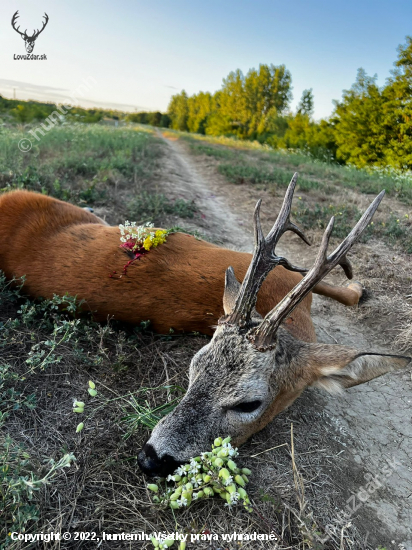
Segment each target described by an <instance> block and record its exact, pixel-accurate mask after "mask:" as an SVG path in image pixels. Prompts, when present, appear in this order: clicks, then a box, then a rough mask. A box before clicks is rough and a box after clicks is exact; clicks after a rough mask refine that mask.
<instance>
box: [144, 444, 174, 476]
mask: <svg viewBox="0 0 412 550" xmlns="http://www.w3.org/2000/svg"><path fill="white" fill-rule="evenodd" d="M137 463H138V464H139V467H140V469H141V470H142V472H143V473H144V474H146V475H148V476H150V477H154V476H160V477H165V476H167V475H169V474H172V473H173V472H174V471H175V470H176V468H177V467H178V466H179V465H180V462H178V461H177V460H175V459H174V458H173V457H172V456H170V455H168V454H166V455H164V456H162V457H161V458H159V456H158V454H157V453H156V451H155V449H154V448H153V446H152V445H150V443H146V445H145V446H144V447H143V449H142V450H141V451H140V453H139V455H138V457H137Z"/></svg>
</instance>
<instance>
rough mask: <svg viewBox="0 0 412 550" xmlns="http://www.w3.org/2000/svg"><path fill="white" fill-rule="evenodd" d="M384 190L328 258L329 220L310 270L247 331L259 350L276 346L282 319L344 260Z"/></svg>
mask: <svg viewBox="0 0 412 550" xmlns="http://www.w3.org/2000/svg"><path fill="white" fill-rule="evenodd" d="M384 194H385V191H381V192H380V193H379V195H378V196H377V197H376V198H375V200H374V201H373V202H372V204H371V205H370V206H369V208H368V209H367V210H366V212H365V213H364V214H363V216H362V217H361V219H360V220H359V221H358V223H357V224H356V225H355V227H354V228H353V229H352V231H351V232H350V233H349V235H348V236H347V237H346V239H345V240H344V241H342V243H341V244H340V245H339V246H338V247H337V248H336V250H334V251H333V252H332V254H331V255H330V256H327V255H326V253H327V249H328V244H329V239H330V235H331V233H332V229H333V225H334V222H335V218H334V217H332V218H331V220H330V222H329V225H328V227H327V228H326V231H325V233H324V235H323V238H322V243H321V245H320V248H319V252H318V255H317V257H316V260H315V263H314V265H313V267H312V268H311V269H310V270H309V271H308V273H307V274H306V276H305V277H304V278H303V279H302V280H301V281H300V282H299V283H298V284H297V285H296V286H295V287H294V288H293V289H292V290H291V291H290V292H289V294H287V295H286V296H285V297H284V298H283V300H281V301H280V302H279V303H278V304H277V305H276V306H275V307H274V308H273V309H272V311H270V312H269V313H268V314H267V315H266V317H265V318H264V319H263V321H262V322H261V323H260V324H259V326H257V327H255V328H252V329H251V330H250V331H249V334H248V338H249V340H250V341H251V342H252V343H253V344H254V346H255V347H256V348H257V349H258V350H259V351H266V350H268V349H270V348H271V347H273V346H274V345H275V335H276V332H277V330H278V328H279V326H280V324H281V323H282V322H283V320H284V319H285V318H286V317H287V316H288V315H289V314H290V313H291V312H292V311H293V310H294V308H295V307H296V306H297V305H298V304H299V302H301V301H302V300H303V298H304V297H305V296H306V295H307V294H308V293H309V292H310V291H311V290H312V288H313V287H314V286H315V285H316V284H317V283H319V281H321V280H322V279H323V278H324V277H325V276H326V275H327V274H328V273H329V272H330V271H331V270H332V269H333V268H334V267H335V266H336V265H338V264H339V263H340V262H342V259H343V260H344V261H347V260H346V258H345V256H346V254H347V253H348V251H349V250H350V249H351V247H352V246H353V244H354V243H355V242H356V241H357V240H358V238H359V237H360V236H361V234H362V232H363V231H364V230H365V229H366V227H367V226H368V225H369V223H370V221H371V220H372V217H373V215H374V214H375V212H376V210H377V208H378V206H379V204H380V202H381V200H382V199H383V196H384Z"/></svg>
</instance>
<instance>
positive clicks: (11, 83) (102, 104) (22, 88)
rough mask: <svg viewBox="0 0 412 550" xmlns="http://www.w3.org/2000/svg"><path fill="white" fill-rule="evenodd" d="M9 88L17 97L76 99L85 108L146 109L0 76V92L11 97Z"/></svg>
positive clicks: (61, 101) (54, 99)
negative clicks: (15, 92) (14, 90)
mask: <svg viewBox="0 0 412 550" xmlns="http://www.w3.org/2000/svg"><path fill="white" fill-rule="evenodd" d="M10 88H16V90H17V94H16V95H17V98H18V99H24V100H27V99H34V100H38V101H48V102H52V103H68V104H69V105H70V104H73V103H74V101H73V100H77V101H76V105H80V106H81V107H85V108H93V107H98V108H101V109H116V110H118V111H135V110H138V111H147V110H149V109H148V108H147V107H144V106H142V105H130V104H126V103H114V102H111V101H97V100H95V99H88V98H84V97H80V96H79V95H76V93H75V92H73V91H71V90H68V89H66V88H55V87H53V86H43V85H38V84H31V83H29V82H21V81H19V80H8V79H6V78H0V93H5V94H6V95H8V96H9V97H11V95H12V92H11V90H10Z"/></svg>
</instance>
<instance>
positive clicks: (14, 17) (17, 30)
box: [11, 10, 27, 44]
mask: <svg viewBox="0 0 412 550" xmlns="http://www.w3.org/2000/svg"><path fill="white" fill-rule="evenodd" d="M18 18H19V10H17V11H16V13H15V14H14V15H13V17H12V18H11V26H12V27H13V29H14V30H15V31H16V32H18V33H19V34H21V36H26V33H24V32H20V31H19V29H20V25H19V26H18V27H17V29H16V21H17V19H18ZM26 32H27V29H26ZM20 44H21V42H20Z"/></svg>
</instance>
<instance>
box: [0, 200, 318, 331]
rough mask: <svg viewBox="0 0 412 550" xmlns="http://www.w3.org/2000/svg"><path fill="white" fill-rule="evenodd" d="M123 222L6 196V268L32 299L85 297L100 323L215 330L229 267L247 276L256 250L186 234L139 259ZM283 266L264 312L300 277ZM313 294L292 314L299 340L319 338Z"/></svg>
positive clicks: (1, 230)
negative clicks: (124, 244) (123, 238)
mask: <svg viewBox="0 0 412 550" xmlns="http://www.w3.org/2000/svg"><path fill="white" fill-rule="evenodd" d="M120 244H121V242H120V232H119V228H118V227H110V226H107V225H104V224H103V223H102V222H101V220H100V219H99V218H97V216H95V215H94V214H92V213H90V212H87V211H86V210H83V209H82V208H79V207H76V206H73V205H71V204H68V203H65V202H62V201H59V200H56V199H54V198H51V197H48V196H45V195H40V194H37V193H33V192H28V191H13V192H9V193H6V194H3V195H2V196H1V197H0V269H1V270H3V271H4V272H5V274H6V276H7V277H8V278H10V279H11V278H13V277H22V276H25V286H24V290H25V292H26V293H28V294H29V295H31V296H33V297H44V298H52V297H53V294H58V295H64V294H66V293H68V294H70V295H72V296H77V298H78V299H79V300H85V304H84V307H85V308H87V309H89V310H90V311H92V312H94V317H95V319H96V320H106V319H107V318H108V317H110V318H114V319H118V320H121V321H126V322H130V323H139V322H141V321H144V320H149V319H150V321H151V323H152V327H153V329H154V330H155V331H157V332H161V333H168V332H169V329H170V328H173V329H174V330H176V331H188V332H190V331H198V332H202V333H206V334H212V333H213V331H214V327H215V325H216V324H217V322H218V319H219V318H220V317H221V316H222V315H223V305H222V295H223V290H224V281H225V271H226V269H227V267H228V266H229V265H232V266H233V268H234V269H235V272H236V274H237V276H238V277H240V278H241V279H242V278H243V277H244V275H245V273H246V271H247V268H248V266H249V263H250V260H251V257H252V256H251V254H247V253H244V252H236V251H232V250H228V249H224V248H221V247H219V246H216V245H214V244H211V243H208V242H206V241H203V240H200V239H197V238H195V237H193V236H191V235H187V234H184V233H173V234H171V235H169V236H168V238H167V242H166V243H165V244H163V245H161V246H159V247H158V248H156V249H154V250H152V251H150V252H149V253H148V254H147V255H145V256H143V257H141V258H140V259H138V260H136V261H134V262H133V263H132V264H131V265H129V266H128V267H127V269H126V272H124V271H125V270H124V267H125V265H126V264H127V263H128V261H129V260H130V258H129V257H128V255H127V253H126V252H125V250H124V249H122V248H120ZM301 278H302V276H301V275H300V274H299V273H293V272H287V271H286V270H285V269H284V268H283V267H281V266H279V267H277V268H276V269H275V270H273V271H272V272H271V273H270V274H269V276H268V278H267V280H266V281H265V282H264V284H263V286H262V289H261V292H260V294H259V298H258V301H257V310H258V311H259V313H260V314H262V315H265V314H266V313H267V312H268V311H270V310H271V309H272V308H273V307H274V306H275V305H276V304H277V303H278V302H279V301H280V300H281V299H282V298H283V297H284V296H285V295H286V294H287V293H288V292H289V291H290V290H291V289H292V288H293V287H294V286H295V285H296V284H297V283H298V282H299V281H300V280H301ZM310 306H311V296H308V297H307V298H306V299H305V301H304V302H303V303H302V304H301V306H300V307H299V308H297V310H296V311H295V312H294V314H293V315H292V316H291V318H290V319H288V325H287V328H288V329H289V330H290V331H291V333H292V334H294V335H295V336H296V337H298V338H301V339H302V340H306V341H314V339H315V333H314V329H313V324H312V321H311V318H310Z"/></svg>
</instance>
